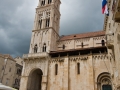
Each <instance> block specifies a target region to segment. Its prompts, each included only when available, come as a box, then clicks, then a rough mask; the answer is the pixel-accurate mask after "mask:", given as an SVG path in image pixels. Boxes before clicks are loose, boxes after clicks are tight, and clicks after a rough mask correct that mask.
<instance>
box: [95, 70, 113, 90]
mask: <svg viewBox="0 0 120 90" xmlns="http://www.w3.org/2000/svg"><path fill="white" fill-rule="evenodd" d="M97 90H112V83H111V78H110V74H109V73H107V72H104V73H101V74H100V75H99V76H98V78H97Z"/></svg>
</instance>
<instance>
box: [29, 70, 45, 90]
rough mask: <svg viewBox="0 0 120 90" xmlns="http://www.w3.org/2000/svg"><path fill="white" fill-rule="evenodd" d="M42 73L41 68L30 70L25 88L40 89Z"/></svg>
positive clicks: (30, 89)
mask: <svg viewBox="0 0 120 90" xmlns="http://www.w3.org/2000/svg"><path fill="white" fill-rule="evenodd" d="M42 75H43V72H42V70H41V69H35V70H32V71H31V72H30V74H29V77H28V83H27V90H42V89H41V83H42Z"/></svg>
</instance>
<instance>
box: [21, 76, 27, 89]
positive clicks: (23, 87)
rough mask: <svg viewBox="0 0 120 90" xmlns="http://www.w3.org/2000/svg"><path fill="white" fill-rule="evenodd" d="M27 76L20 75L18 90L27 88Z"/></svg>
mask: <svg viewBox="0 0 120 90" xmlns="http://www.w3.org/2000/svg"><path fill="white" fill-rule="evenodd" d="M27 82H28V76H22V77H21V81H20V90H27Z"/></svg>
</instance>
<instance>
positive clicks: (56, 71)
mask: <svg viewBox="0 0 120 90" xmlns="http://www.w3.org/2000/svg"><path fill="white" fill-rule="evenodd" d="M55 75H58V64H55Z"/></svg>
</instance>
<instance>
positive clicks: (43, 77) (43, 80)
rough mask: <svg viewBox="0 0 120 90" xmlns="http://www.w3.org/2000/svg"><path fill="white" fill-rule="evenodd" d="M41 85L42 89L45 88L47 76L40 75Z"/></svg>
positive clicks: (44, 89) (45, 89)
mask: <svg viewBox="0 0 120 90" xmlns="http://www.w3.org/2000/svg"><path fill="white" fill-rule="evenodd" d="M41 86H42V90H47V76H42V82H41Z"/></svg>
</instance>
